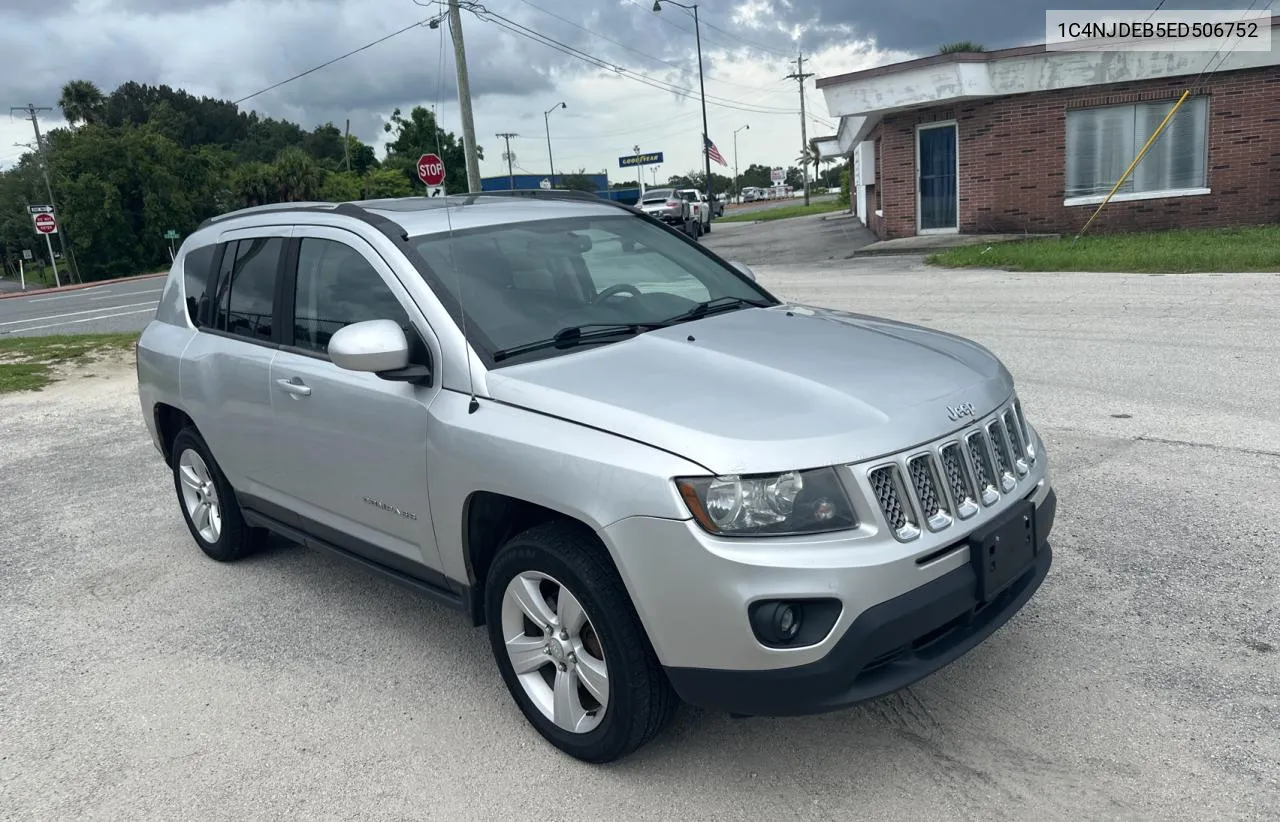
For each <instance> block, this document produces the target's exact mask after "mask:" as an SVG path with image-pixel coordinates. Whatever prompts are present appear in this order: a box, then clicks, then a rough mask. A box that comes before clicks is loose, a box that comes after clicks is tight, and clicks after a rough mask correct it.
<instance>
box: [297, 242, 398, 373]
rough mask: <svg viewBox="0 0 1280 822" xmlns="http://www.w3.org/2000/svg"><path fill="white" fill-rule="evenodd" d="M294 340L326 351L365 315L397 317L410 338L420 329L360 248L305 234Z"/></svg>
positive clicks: (301, 247) (299, 274)
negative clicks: (339, 334)
mask: <svg viewBox="0 0 1280 822" xmlns="http://www.w3.org/2000/svg"><path fill="white" fill-rule="evenodd" d="M295 294H296V296H295V302H294V312H293V316H294V321H293V336H294V345H296V346H298V347H299V348H305V349H308V350H310V351H317V352H319V353H322V354H323V353H325V352H327V351H328V350H329V338H330V337H332V336H333V335H334V332H336V331H337V330H338V329H339V328H342V327H343V326H345V325H350V324H351V323H357V322H363V321H365V320H394V321H395V322H396V323H397V324H398V325H399V326H400V327H401V328H403V329H404V330H405V334H406V336H408V337H409V339H410V340H413V339H414V336H415V334H414V331H413V328H412V324H411V323H410V321H409V315H408V314H407V313H406V312H405V310H404V307H403V306H401V305H400V301H399V300H397V299H396V296H395V294H392V293H391V289H390V288H388V287H387V284H386V283H385V282H383V280H382V277H381V276H380V275H379V274H378V272H377V270H376V269H375V268H374V267H373V266H372V265H370V264H369V261H368V260H366V259H365V258H364V256H363V255H361V254H360V252H358V251H356V250H355V249H354V248H352V247H351V246H349V245H346V244H344V243H339V242H336V241H334V240H320V239H315V238H310V237H307V238H303V240H302V243H301V246H300V247H299V249H298V284H297V288H296V291H295Z"/></svg>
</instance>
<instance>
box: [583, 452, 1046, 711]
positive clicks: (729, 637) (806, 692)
mask: <svg viewBox="0 0 1280 822" xmlns="http://www.w3.org/2000/svg"><path fill="white" fill-rule="evenodd" d="M1040 453H1041V457H1040V459H1039V460H1038V461H1037V463H1036V465H1035V466H1034V469H1033V471H1032V474H1031V476H1028V477H1025V478H1024V479H1023V480H1022V481H1021V482H1020V483H1019V493H1017V494H1011V495H1009V496H1007V497H1005V498H1004V499H1003V500H1002V503H1001V504H1000V505H997V506H995V507H992V508H984V509H983V510H982V511H981V512H980V513H979V514H977V515H976V516H974V517H972V518H971V519H970V520H968V521H967V523H968V525H967V526H966V528H964V529H963V530H961V529H957V533H955V534H954V535H951V536H947V534H949V533H950V529H948V530H947V531H945V532H940V533H937V534H931V535H929V536H927V537H922V538H920V539H917V540H915V541H914V542H911V543H909V544H902V543H898V542H896V541H895V540H893V538H892V537H889V536H888V535H887V533H886V532H885V531H884V529H883V525H880V526H875V525H868V524H866V523H867V522H869V518H867V517H860V519H861V520H862V521H863V522H864V525H863V526H861V527H860V528H859V529H858V530H856V531H852V532H843V533H840V534H830V535H815V536H813V537H809V538H791V539H786V540H783V541H773V540H748V539H744V540H733V539H724V538H716V537H712V536H710V535H708V534H706V533H705V532H703V531H702V529H701V528H699V527H698V525H697V524H695V523H694V522H692V521H689V520H685V521H675V520H664V519H656V518H649V517H631V518H627V519H623V520H620V521H618V522H615V523H613V524H612V525H610V526H608V527H606V528H605V529H603V530H602V532H601V536H602V537H603V538H604V541H605V543H606V545H607V546H608V547H609V549H610V552H611V553H612V554H613V556H614V559H615V562H616V564H617V567H618V570H619V572H620V573H621V575H622V578H623V582H624V584H625V585H626V586H627V589H628V591H629V593H630V594H631V599H632V602H633V603H634V605H635V607H636V611H637V613H638V615H639V617H640V619H641V621H642V623H643V625H644V627H645V629H646V631H647V633H648V636H649V639H650V642H651V644H652V646H653V648H654V651H655V652H656V654H657V656H658V659H659V661H660V662H661V664H662V665H663V666H664V668H665V669H666V671H667V674H668V677H669V679H670V681H671V683H672V685H673V686H674V687H675V689H676V691H677V692H678V693H679V694H680V696H681V697H682V698H683V699H684V700H685V701H686V702H689V703H691V704H694V705H698V706H701V707H704V708H708V709H715V710H723V711H728V712H730V713H735V714H744V715H797V714H806V713H819V712H824V711H829V710H834V709H838V708H841V707H845V706H848V705H852V704H855V703H857V702H861V701H864V700H867V699H873V698H875V697H878V696H881V695H884V694H886V693H890V692H892V691H895V690H898V689H900V688H902V687H904V686H906V685H909V684H911V683H912V682H915V681H917V680H919V679H921V678H923V677H925V676H928V675H929V674H930V673H933V672H934V671H937V670H938V669H939V668H942V667H943V666H945V665H947V664H949V663H950V662H952V661H953V660H955V659H957V658H959V657H960V656H962V655H963V654H965V653H966V652H968V651H969V650H970V649H972V648H974V647H975V646H977V645H978V644H980V643H981V642H982V641H983V640H985V639H986V638H987V637H988V636H990V635H991V634H992V633H994V632H995V631H996V630H997V629H998V628H999V627H1000V626H1001V625H1003V624H1004V623H1005V622H1007V621H1008V620H1009V619H1010V618H1011V617H1012V616H1013V615H1014V614H1016V613H1017V612H1018V611H1019V610H1020V609H1021V608H1022V607H1023V606H1024V605H1025V604H1026V603H1027V601H1029V600H1030V598H1031V597H1032V595H1033V594H1034V593H1035V591H1036V590H1037V589H1038V588H1039V586H1040V584H1041V583H1042V582H1043V580H1044V579H1045V576H1046V575H1047V573H1048V570H1049V566H1050V564H1051V563H1052V551H1051V548H1050V546H1049V542H1048V538H1049V535H1050V532H1051V530H1052V527H1053V521H1054V517H1055V514H1056V496H1055V494H1054V492H1053V489H1052V486H1051V484H1050V478H1049V470H1048V461H1047V459H1046V458H1045V456H1044V454H1043V449H1041V452H1040ZM851 476H852V475H851ZM1018 507H1023V508H1025V509H1027V511H1034V514H1033V517H1034V521H1035V524H1036V528H1035V534H1036V550H1035V552H1034V555H1032V556H1030V557H1029V558H1028V560H1027V561H1028V562H1029V564H1028V565H1027V566H1025V567H1024V568H1023V570H1022V572H1021V573H1018V574H1017V575H1016V576H1017V578H1016V579H1013V580H1011V581H1010V582H1009V583H1008V585H1007V587H1005V588H1004V589H1003V590H1002V591H1001V592H1000V593H999V595H992V596H988V597H987V599H988V600H989V601H987V602H985V603H982V602H980V598H979V595H978V591H977V588H978V573H977V571H976V570H975V568H974V566H973V560H972V558H971V555H972V554H973V553H974V552H973V551H971V550H970V540H971V539H975V538H977V537H978V536H979V535H980V534H981V533H984V532H988V531H990V530H991V529H993V528H996V527H998V526H999V525H1000V523H1001V522H1003V521H1005V520H1006V519H1007V518H1009V517H1010V516H1011V515H1013V514H1014V513H1015V509H1017V508H1018ZM817 598H824V599H826V600H827V602H832V601H835V602H837V603H838V606H837V607H836V610H837V611H838V616H835V617H834V622H833V623H831V624H830V626H829V628H823V629H822V630H823V631H825V633H819V634H816V635H812V636H810V637H809V638H808V639H806V641H805V642H804V643H801V644H797V645H796V646H795V647H779V646H776V645H775V646H769V645H767V644H765V643H764V642H762V641H761V639H760V637H759V636H758V635H757V633H755V632H754V631H753V627H752V624H751V621H750V619H749V617H748V611H749V609H750V608H751V607H752V606H753V604H755V603H762V602H769V601H777V600H801V601H803V600H812V599H817ZM810 624H812V623H810Z"/></svg>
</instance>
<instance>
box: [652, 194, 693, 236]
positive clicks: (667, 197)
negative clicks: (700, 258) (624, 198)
mask: <svg viewBox="0 0 1280 822" xmlns="http://www.w3.org/2000/svg"><path fill="white" fill-rule="evenodd" d="M640 209H641V210H642V211H644V213H646V214H648V215H649V216H650V217H656V218H657V219H659V220H662V222H664V223H666V224H668V225H673V226H675V227H677V228H680V229H683V228H684V227H685V226H686V225H687V224H692V225H693V229H692V231H693V232H694V235H695V236H697V234H698V233H699V229H698V221H696V220H694V211H693V204H692V203H691V202H690V201H688V200H686V199H685V198H683V197H680V196H679V195H678V193H677V192H676V190H675V189H674V188H651V189H649V190H648V191H646V192H645V193H644V196H643V197H641V198H640Z"/></svg>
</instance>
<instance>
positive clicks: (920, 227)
mask: <svg viewBox="0 0 1280 822" xmlns="http://www.w3.org/2000/svg"><path fill="white" fill-rule="evenodd" d="M957 142H958V141H957V134H956V124H955V123H944V124H940V125H939V124H929V125H923V126H920V128H919V129H918V130H917V131H916V169H917V172H918V179H917V185H916V192H917V212H918V214H917V219H918V222H917V223H916V225H917V233H919V234H935V233H936V234H942V233H947V232H951V233H954V232H956V231H958V230H959V227H960V223H959V215H960V188H959V185H958V180H957V177H958V176H959V169H958V168H957V158H958V154H957V151H958V146H957Z"/></svg>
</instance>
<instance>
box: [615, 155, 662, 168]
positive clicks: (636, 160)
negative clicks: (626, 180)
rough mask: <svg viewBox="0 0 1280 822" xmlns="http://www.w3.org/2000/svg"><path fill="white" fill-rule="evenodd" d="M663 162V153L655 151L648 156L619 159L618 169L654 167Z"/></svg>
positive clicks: (629, 156) (631, 156) (630, 156)
mask: <svg viewBox="0 0 1280 822" xmlns="http://www.w3.org/2000/svg"><path fill="white" fill-rule="evenodd" d="M661 162H662V152H661V151H653V152H650V153H648V154H628V155H627V156H626V157H619V158H618V168H629V167H631V166H652V165H657V164H658V163H661Z"/></svg>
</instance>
